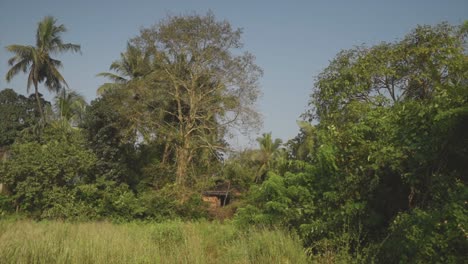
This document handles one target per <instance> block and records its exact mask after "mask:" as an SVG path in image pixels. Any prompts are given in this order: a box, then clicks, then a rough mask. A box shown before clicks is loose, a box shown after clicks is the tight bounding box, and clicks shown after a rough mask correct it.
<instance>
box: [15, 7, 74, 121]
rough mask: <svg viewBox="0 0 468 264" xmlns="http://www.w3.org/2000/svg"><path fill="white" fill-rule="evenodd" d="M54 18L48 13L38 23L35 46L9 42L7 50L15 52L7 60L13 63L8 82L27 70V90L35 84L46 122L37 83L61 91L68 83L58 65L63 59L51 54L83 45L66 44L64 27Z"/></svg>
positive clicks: (35, 90)
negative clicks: (55, 57) (52, 56)
mask: <svg viewBox="0 0 468 264" xmlns="http://www.w3.org/2000/svg"><path fill="white" fill-rule="evenodd" d="M56 23H57V20H56V19H55V18H54V17H51V16H46V17H45V18H44V19H43V20H42V21H40V22H39V24H38V27H37V32H36V46H24V45H10V46H7V47H6V49H7V50H8V51H9V52H12V53H14V56H13V57H11V58H10V59H9V60H8V64H9V65H10V66H11V68H10V70H9V71H8V72H7V74H6V80H7V82H10V81H11V79H12V78H13V77H14V76H15V75H17V74H18V73H19V72H24V73H28V72H29V74H28V83H27V92H28V93H29V91H30V88H31V85H33V86H34V92H35V94H36V100H37V104H38V107H39V111H40V113H41V118H42V120H43V121H45V116H44V110H43V109H42V106H41V101H40V96H39V91H38V85H39V84H40V83H44V85H45V87H46V88H47V89H48V90H49V91H51V92H55V93H56V92H59V91H60V90H61V89H62V88H63V87H64V86H66V87H68V84H67V82H66V81H65V79H64V78H63V76H62V74H60V72H59V71H58V68H60V67H62V62H61V61H59V60H56V59H53V58H51V57H50V55H51V54H58V53H62V52H66V51H72V52H79V51H80V50H81V49H80V45H76V44H71V43H63V40H62V38H61V34H62V33H64V32H66V31H67V29H66V28H65V26H64V25H63V24H62V25H57V24H56Z"/></svg>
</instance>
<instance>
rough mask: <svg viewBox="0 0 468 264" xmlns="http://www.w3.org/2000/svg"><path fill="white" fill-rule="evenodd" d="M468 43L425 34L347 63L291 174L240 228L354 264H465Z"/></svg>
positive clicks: (326, 84) (352, 54) (363, 51)
mask: <svg viewBox="0 0 468 264" xmlns="http://www.w3.org/2000/svg"><path fill="white" fill-rule="evenodd" d="M466 37H467V32H466V27H464V28H463V27H453V26H449V25H447V24H441V25H438V26H435V27H428V26H421V27H418V28H416V29H415V30H414V31H413V32H411V33H410V34H409V35H407V36H406V37H405V38H404V39H403V40H401V41H399V42H397V43H384V44H381V45H377V46H374V47H371V48H366V47H358V48H355V49H351V50H347V51H343V52H341V53H340V54H338V55H337V57H336V58H335V59H334V60H333V61H332V62H331V63H330V66H329V67H327V68H326V69H325V70H324V71H323V72H322V73H321V74H320V75H319V76H318V79H317V82H316V85H315V87H316V89H315V90H314V92H313V94H312V99H311V106H313V109H311V111H309V112H307V113H306V114H305V116H306V117H307V118H309V119H310V120H316V121H317V122H318V124H317V125H315V128H312V127H307V126H305V125H304V124H303V128H302V132H301V134H300V135H299V136H298V137H297V138H296V139H294V140H292V141H291V142H290V146H291V148H290V151H291V153H290V155H291V160H290V162H289V165H288V168H287V170H286V172H285V173H282V174H277V173H271V174H270V176H269V178H268V179H267V180H266V181H265V182H264V183H263V184H262V185H261V186H255V187H254V189H252V191H251V196H250V205H248V206H246V207H245V208H243V209H241V210H240V211H239V213H238V221H240V222H241V223H244V222H249V223H255V224H262V225H265V224H266V225H272V224H281V225H286V226H289V227H290V228H292V229H295V230H297V232H299V234H301V236H302V237H303V239H304V242H305V243H306V245H308V246H310V247H311V250H312V252H313V253H314V254H324V255H326V253H327V251H332V252H336V254H337V255H343V258H344V259H343V261H346V262H348V261H350V260H349V259H348V260H347V259H346V256H353V258H354V259H355V260H357V261H358V262H360V261H364V260H366V261H372V260H375V261H377V262H379V263H380V262H390V263H395V262H398V261H403V262H405V263H406V262H409V263H414V262H418V263H419V262H421V263H426V262H441V263H447V262H449V263H460V262H462V260H463V259H464V258H465V257H466V255H465V250H464V248H466V246H467V245H468V244H467V240H466V235H467V233H466V231H465V228H466V225H467V223H468V217H467V208H466V201H467V198H468V197H467V194H468V193H467V187H466V171H467V169H468V168H467V167H466V166H467V164H466V161H467V160H468V136H467V134H466V130H467V128H468V127H467V124H468V122H467V121H468V107H467V105H468V104H467V103H468V86H467V83H466V80H467V76H468V63H467V62H468V61H467V57H466V49H465V48H466ZM300 144H307V145H305V146H306V147H307V148H308V149H307V152H306V153H307V155H305V154H304V149H303V148H302V149H301V148H300V147H299V146H298V145H300ZM343 251H345V252H343ZM360 258H361V259H360ZM364 258H366V259H364Z"/></svg>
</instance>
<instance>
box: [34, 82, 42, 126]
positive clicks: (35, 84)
mask: <svg viewBox="0 0 468 264" xmlns="http://www.w3.org/2000/svg"><path fill="white" fill-rule="evenodd" d="M34 93H35V94H36V101H37V106H38V107H39V113H40V115H41V120H42V121H44V122H45V115H44V110H43V109H42V104H41V98H40V97H39V91H38V89H37V83H34Z"/></svg>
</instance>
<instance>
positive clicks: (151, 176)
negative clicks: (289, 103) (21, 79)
mask: <svg viewBox="0 0 468 264" xmlns="http://www.w3.org/2000/svg"><path fill="white" fill-rule="evenodd" d="M49 22H50V21H49ZM52 22H53V23H52V24H54V23H55V20H52ZM44 23H45V22H44ZM50 26H51V27H52V25H50ZM52 28H53V27H52ZM57 30H58V29H57ZM60 32H62V31H60V30H59V31H57V33H60ZM241 33H242V32H241V30H238V29H234V28H232V27H231V25H230V24H229V23H228V22H226V21H217V20H216V19H215V17H214V15H213V14H211V13H208V14H207V15H206V16H199V15H189V16H171V17H168V18H167V19H166V20H164V21H162V22H160V23H159V24H156V25H155V26H153V27H151V28H146V29H143V30H142V31H141V32H140V34H139V35H138V36H137V37H135V38H133V39H131V40H130V41H129V42H128V45H127V49H126V50H125V52H123V53H122V54H121V57H120V59H119V60H117V61H115V62H114V63H112V64H111V67H110V69H111V70H112V71H113V72H110V73H109V72H108V73H100V74H99V75H100V76H103V77H106V78H109V79H110V80H111V82H110V83H106V84H104V85H103V86H101V87H100V88H99V89H98V92H99V94H100V97H99V98H97V99H95V100H94V101H92V102H91V103H90V105H87V104H86V102H85V101H84V100H83V98H82V97H81V96H79V95H78V94H76V93H75V92H73V91H71V90H64V89H60V88H62V87H61V85H62V84H64V80H62V79H56V81H59V82H58V83H57V85H59V86H60V87H59V86H57V85H55V84H52V83H51V85H55V86H53V87H55V88H57V89H56V90H57V92H58V95H57V97H56V98H55V102H54V107H53V108H50V107H49V109H50V111H48V112H47V111H44V115H45V117H46V118H42V119H43V120H47V122H45V123H44V122H42V121H41V120H40V118H39V117H40V113H41V111H42V110H40V109H42V108H39V107H37V108H36V104H35V103H34V102H33V98H34V97H29V98H27V97H24V96H21V95H17V94H16V93H15V92H14V91H13V90H8V89H7V90H5V91H2V92H1V93H0V109H2V114H1V116H0V117H1V119H0V120H1V121H2V122H1V123H0V131H1V132H2V133H1V134H0V147H4V146H8V155H4V157H5V158H4V161H2V164H1V166H0V182H1V183H3V184H5V186H7V187H8V188H7V189H8V191H7V192H5V193H4V194H0V209H1V210H2V211H0V213H2V214H3V213H5V212H8V213H12V212H14V211H15V210H16V211H17V212H18V213H23V214H26V215H27V216H30V217H35V218H39V219H44V218H47V219H56V218H59V219H69V220H95V219H113V220H116V221H129V220H135V219H139V220H157V221H160V220H165V219H175V218H179V219H200V218H213V217H216V214H213V208H211V209H210V208H209V207H208V206H207V204H205V203H204V202H203V201H202V193H203V191H205V190H207V189H209V188H214V187H216V186H221V185H222V184H221V185H219V183H220V182H224V183H227V185H226V186H229V187H228V188H230V190H231V191H232V193H236V197H235V199H237V200H238V201H237V203H236V204H235V206H233V207H232V210H233V211H234V210H235V209H236V208H238V207H239V209H238V210H237V213H236V216H235V218H234V223H236V224H238V225H239V226H240V227H242V228H244V227H247V228H248V227H251V226H252V225H258V226H262V227H267V228H278V227H280V228H288V229H289V230H291V232H294V233H297V235H298V236H299V237H300V238H301V239H302V242H303V244H304V246H305V247H306V248H307V251H308V253H309V254H310V256H311V257H312V260H315V261H317V262H342V263H352V262H355V263H373V262H377V263H428V262H433V263H461V262H463V261H464V259H465V258H466V253H465V249H466V248H467V247H468V242H467V232H466V229H467V228H468V227H467V224H468V217H467V213H468V212H467V209H468V208H467V200H468V188H467V187H466V181H467V178H466V171H468V163H467V161H468V134H467V133H466V131H467V130H468V83H467V77H468V59H467V58H468V57H467V49H466V48H467V36H468V35H467V34H468V23H465V24H463V25H461V26H452V25H449V24H446V23H442V24H439V25H436V26H418V27H417V28H415V29H414V30H413V31H412V32H411V33H409V34H408V35H407V36H405V37H404V38H403V39H401V40H399V41H396V42H394V43H382V44H378V45H375V46H372V47H366V46H360V47H355V48H352V49H350V50H345V51H342V52H340V53H339V54H337V56H336V57H335V58H334V59H333V60H332V61H331V62H330V65H329V66H328V67H326V68H325V69H324V70H323V71H322V73H320V74H319V75H318V77H317V80H316V83H315V87H314V90H313V92H312V95H311V99H310V106H309V109H308V110H307V111H306V112H305V113H304V115H303V120H302V121H298V125H299V127H300V133H299V134H298V135H297V136H296V137H295V138H293V139H290V140H289V141H288V142H286V143H285V144H283V142H282V141H281V140H279V139H274V138H273V137H272V133H265V134H263V135H262V136H261V137H259V138H258V139H257V142H258V148H256V149H246V150H243V151H237V152H236V151H232V150H230V149H229V145H228V143H227V137H228V136H229V135H231V132H232V131H233V130H232V129H235V128H240V129H242V130H243V131H246V130H249V129H252V128H255V127H257V126H258V121H259V120H258V114H257V113H256V112H255V110H254V109H255V107H254V103H255V100H256V99H257V96H258V93H259V91H258V78H259V77H260V76H261V70H260V69H259V68H258V66H256V65H255V63H254V57H253V55H251V54H249V53H247V52H243V51H242V50H241V49H240V48H241V47H242V43H241V39H240V37H241ZM41 43H42V42H41ZM39 44H40V43H39ZM62 44H63V43H62ZM16 46H17V45H16ZM16 46H15V45H13V46H11V47H16ZM70 47H72V46H70ZM73 47H75V48H76V47H77V46H73ZM12 51H13V52H16V53H18V52H17V51H15V50H12ZM20 55H21V54H20ZM22 55H28V54H22ZM16 56H17V57H18V56H19V55H16ZM28 65H29V64H28ZM29 66H31V67H33V66H34V65H32V64H31V65H29ZM49 66H50V65H49ZM52 66H53V65H52ZM15 67H16V68H17V67H20V66H13V69H16V68H15ZM44 67H45V66H44ZM18 69H20V70H23V71H24V70H27V69H29V68H28V67H26V68H24V67H23V68H21V67H20V68H18ZM18 69H17V71H15V72H14V73H15V74H16V72H18V71H19V70H18ZM44 69H45V68H44ZM31 70H34V67H33V68H31ZM40 73H44V74H46V73H48V72H46V71H42V72H40ZM12 75H14V74H13V73H11V74H10V73H9V75H8V76H7V78H11V77H12ZM57 76H58V75H57ZM57 76H55V77H57ZM33 77H34V76H33ZM52 77H53V76H52ZM52 77H51V76H48V75H44V76H39V77H37V78H38V79H36V82H41V81H45V82H46V84H47V80H49V79H47V78H52ZM55 77H54V78H55ZM30 78H32V77H30ZM34 78H36V77H34ZM31 80H32V81H33V82H34V79H31ZM50 80H51V81H52V80H55V79H50ZM34 84H35V83H34ZM35 86H36V84H35ZM59 90H60V91H59ZM36 91H37V87H36ZM36 95H37V94H36ZM36 98H39V97H36ZM48 104H49V103H48V102H45V101H43V103H42V104H41V107H42V106H45V105H48ZM4 149H6V148H4ZM3 152H5V150H4V151H3ZM217 184H218V185H217ZM238 198H240V199H238ZM239 200H240V201H239Z"/></svg>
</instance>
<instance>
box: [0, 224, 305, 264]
mask: <svg viewBox="0 0 468 264" xmlns="http://www.w3.org/2000/svg"><path fill="white" fill-rule="evenodd" d="M306 262H307V259H306V255H305V253H304V250H303V248H302V247H301V244H300V242H299V241H298V240H297V238H295V237H291V236H290V235H288V234H286V233H285V232H282V231H279V230H276V231H266V230H251V231H249V232H241V231H239V230H237V229H236V228H235V227H234V226H232V225H230V224H220V223H209V222H199V223H190V222H189V223H183V222H167V223H151V224H143V223H128V224H111V223H107V222H98V223H63V222H56V221H50V222H33V221H26V220H21V221H0V263H47V264H50V263H79V264H85V263H306Z"/></svg>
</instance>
